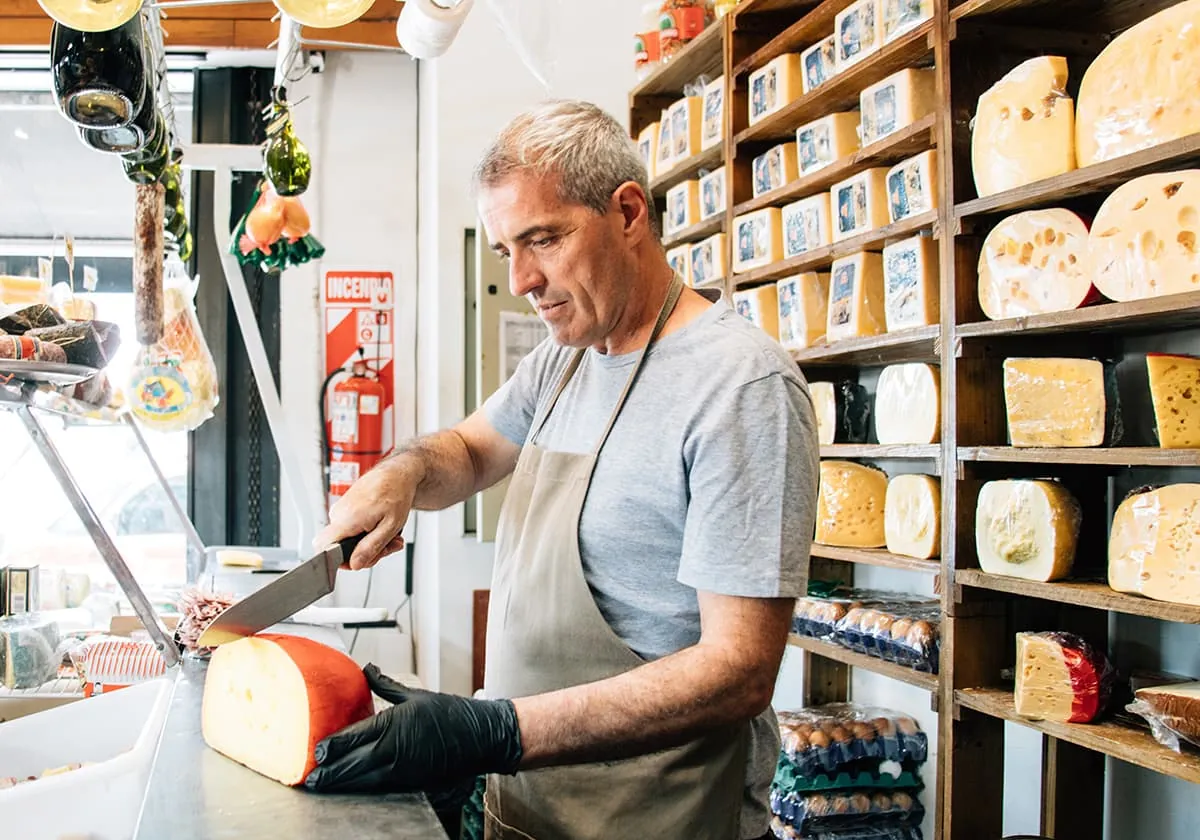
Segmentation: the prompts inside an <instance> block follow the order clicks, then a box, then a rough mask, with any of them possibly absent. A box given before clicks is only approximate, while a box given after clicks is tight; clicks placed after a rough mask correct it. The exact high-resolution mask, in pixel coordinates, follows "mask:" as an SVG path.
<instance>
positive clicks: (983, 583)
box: [954, 569, 1200, 624]
mask: <svg viewBox="0 0 1200 840" xmlns="http://www.w3.org/2000/svg"><path fill="white" fill-rule="evenodd" d="M954 582H955V583H956V584H958V585H960V586H970V587H974V588H976V589H990V590H992V591H993V592H1006V593H1008V594H1010V595H1024V596H1025V597H1028V598H1038V599H1040V600H1043V601H1053V602H1056V603H1059V604H1074V605H1075V606H1079V607H1087V608H1089V609H1093V610H1108V611H1110V612H1118V613H1124V614H1125V615H1142V616H1146V617H1147V618H1159V619H1162V620H1163V621H1175V622H1179V623H1182V624H1200V607H1194V606H1189V605H1187V604H1171V603H1166V602H1164V601H1152V600H1150V599H1149V598H1143V597H1141V596H1140V595H1129V594H1127V593H1124V592H1117V591H1116V590H1114V589H1112V588H1110V587H1109V585H1108V583H1106V582H1104V581H1098V580H1091V581H1084V580H1063V581H1055V582H1053V583H1042V582H1040V581H1036V580H1023V579H1022V578H1015V577H1004V576H1002V575H989V574H987V573H986V572H983V571H981V570H980V569H959V570H958V571H957V572H955V575H954Z"/></svg>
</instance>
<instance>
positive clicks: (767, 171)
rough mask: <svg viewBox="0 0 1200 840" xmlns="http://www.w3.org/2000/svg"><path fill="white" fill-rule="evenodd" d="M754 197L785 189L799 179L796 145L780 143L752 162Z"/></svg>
mask: <svg viewBox="0 0 1200 840" xmlns="http://www.w3.org/2000/svg"><path fill="white" fill-rule="evenodd" d="M752 165H753V169H754V196H755V198H757V197H758V196H760V195H762V194H763V193H769V192H770V191H771V190H777V189H779V188H780V187H786V186H787V185H788V184H790V183H791V182H792V181H795V180H796V179H797V178H799V177H800V170H799V169H798V168H797V164H796V144H795V143H780V144H779V145H778V146H773V147H771V148H770V149H768V150H767V151H765V152H763V153H762V154H761V155H759V156H758V157H756V158H755V159H754V161H753V164H752Z"/></svg>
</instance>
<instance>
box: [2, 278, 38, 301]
mask: <svg viewBox="0 0 1200 840" xmlns="http://www.w3.org/2000/svg"><path fill="white" fill-rule="evenodd" d="M48 298H49V295H48V294H47V293H46V284H45V283H43V282H42V281H41V280H40V279H39V278H37V277H14V276H12V275H4V274H0V303H6V304H10V305H13V306H19V305H32V304H37V303H45V302H46V301H47V300H48Z"/></svg>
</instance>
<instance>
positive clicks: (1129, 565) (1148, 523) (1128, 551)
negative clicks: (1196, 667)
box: [1108, 484, 1200, 606]
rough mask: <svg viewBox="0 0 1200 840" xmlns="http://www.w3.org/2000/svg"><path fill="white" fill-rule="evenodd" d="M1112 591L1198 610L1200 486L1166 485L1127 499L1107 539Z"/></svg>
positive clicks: (1109, 578) (1109, 583) (1199, 602)
mask: <svg viewBox="0 0 1200 840" xmlns="http://www.w3.org/2000/svg"><path fill="white" fill-rule="evenodd" d="M1108 585H1109V586H1111V587H1112V588H1113V589H1115V590H1117V591H1118V592H1130V593H1133V594H1136V595H1143V596H1145V597H1147V598H1153V599H1154V600H1156V601H1169V602H1171V603H1175V604H1191V605H1193V606H1200V484H1168V485H1166V486H1165V487H1159V488H1157V489H1153V490H1141V491H1135V492H1133V493H1131V494H1129V495H1128V496H1126V497H1125V499H1124V500H1123V501H1122V502H1121V504H1120V505H1118V506H1117V512H1116V513H1115V514H1114V515H1113V522H1112V531H1111V533H1110V534H1109V538H1108Z"/></svg>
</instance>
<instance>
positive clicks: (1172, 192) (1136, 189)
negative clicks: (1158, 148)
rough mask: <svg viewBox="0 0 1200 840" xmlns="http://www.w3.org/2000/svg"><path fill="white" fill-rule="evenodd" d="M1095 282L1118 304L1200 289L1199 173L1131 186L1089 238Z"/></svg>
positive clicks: (1159, 176)
mask: <svg viewBox="0 0 1200 840" xmlns="http://www.w3.org/2000/svg"><path fill="white" fill-rule="evenodd" d="M1088 260H1089V263H1090V266H1089V268H1090V269H1091V276H1092V282H1093V283H1095V284H1096V288H1097V289H1099V290H1100V292H1101V293H1102V294H1103V295H1104V296H1105V297H1108V298H1111V299H1112V300H1116V301H1127V300H1142V299H1144V298H1151V297H1157V296H1159V295H1173V294H1178V293H1180V292H1194V291H1196V290H1200V169H1185V170H1182V171H1178V172H1160V173H1156V174H1154V175H1143V176H1142V177H1140V178H1134V179H1133V180H1132V181H1127V182H1125V183H1124V184H1122V185H1121V186H1119V187H1117V188H1116V190H1114V191H1113V192H1112V194H1110V195H1109V197H1108V198H1106V199H1105V200H1104V203H1103V204H1101V205H1100V209H1099V211H1097V213H1096V218H1095V220H1094V221H1093V222H1092V229H1091V233H1090V234H1089V236H1088Z"/></svg>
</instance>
